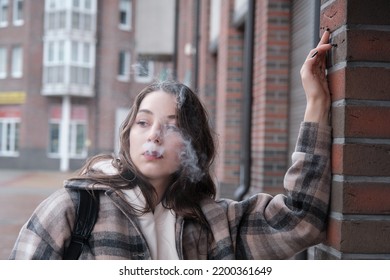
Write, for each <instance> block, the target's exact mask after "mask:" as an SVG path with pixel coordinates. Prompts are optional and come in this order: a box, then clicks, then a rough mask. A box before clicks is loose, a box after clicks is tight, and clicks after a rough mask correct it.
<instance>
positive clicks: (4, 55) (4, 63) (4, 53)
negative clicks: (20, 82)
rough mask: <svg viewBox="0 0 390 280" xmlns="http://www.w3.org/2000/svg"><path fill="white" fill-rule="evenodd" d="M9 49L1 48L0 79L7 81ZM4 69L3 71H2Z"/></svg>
mask: <svg viewBox="0 0 390 280" xmlns="http://www.w3.org/2000/svg"><path fill="white" fill-rule="evenodd" d="M7 67H8V48H7V47H3V46H1V47H0V79H6V78H7V76H8V68H7ZM2 68H3V69H2Z"/></svg>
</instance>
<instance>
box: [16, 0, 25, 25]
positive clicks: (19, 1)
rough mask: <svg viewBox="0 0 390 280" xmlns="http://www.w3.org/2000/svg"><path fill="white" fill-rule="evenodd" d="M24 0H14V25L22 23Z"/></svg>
mask: <svg viewBox="0 0 390 280" xmlns="http://www.w3.org/2000/svg"><path fill="white" fill-rule="evenodd" d="M23 2H24V0H14V11H13V22H14V25H22V24H23V23H24V19H23V16H24V15H23V6H24V5H23V4H24V3H23Z"/></svg>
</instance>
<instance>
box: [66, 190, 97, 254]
mask: <svg viewBox="0 0 390 280" xmlns="http://www.w3.org/2000/svg"><path fill="white" fill-rule="evenodd" d="M77 193H78V196H79V204H78V206H77V212H76V219H75V226H74V229H73V232H72V238H71V241H70V244H69V247H68V249H66V250H65V254H64V260H77V259H78V258H79V257H80V254H81V252H82V251H83V247H84V245H85V244H86V243H87V242H88V239H89V237H90V236H91V232H92V229H93V227H94V226H95V223H96V220H97V216H98V212H99V193H98V192H93V191H90V190H88V191H87V190H77Z"/></svg>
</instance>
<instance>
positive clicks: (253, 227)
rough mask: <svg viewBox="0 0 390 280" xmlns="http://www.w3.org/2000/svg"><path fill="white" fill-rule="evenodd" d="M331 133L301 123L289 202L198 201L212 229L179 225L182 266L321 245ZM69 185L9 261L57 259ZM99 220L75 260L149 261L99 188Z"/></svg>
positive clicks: (30, 226)
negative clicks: (192, 261)
mask: <svg viewBox="0 0 390 280" xmlns="http://www.w3.org/2000/svg"><path fill="white" fill-rule="evenodd" d="M330 177H331V176H330V128H329V127H321V128H319V127H318V125H317V124H315V123H302V125H301V129H300V132H299V137H298V140H297V145H296V151H295V152H294V153H293V155H292V166H291V167H290V168H289V170H288V172H287V173H286V176H285V181H284V187H285V189H286V195H284V194H279V195H276V196H274V197H272V196H270V195H268V194H262V193H260V194H256V195H253V196H251V197H250V198H248V199H246V200H243V201H240V202H237V201H233V200H227V199H222V200H217V201H215V200H212V199H207V200H204V201H202V203H201V209H202V211H203V213H204V215H205V217H206V219H207V221H208V223H209V225H210V230H209V231H208V232H206V231H205V230H202V228H201V227H200V225H199V224H197V223H195V222H194V221H189V220H186V219H183V218H182V217H180V216H179V217H177V220H176V228H175V230H176V249H177V252H178V255H179V258H181V259H286V258H289V257H292V256H293V255H294V254H296V253H297V252H299V251H301V250H303V249H305V248H307V247H308V246H311V245H314V244H317V243H319V242H321V241H322V240H323V238H324V237H325V228H326V220H327V211H328V201H329V192H330ZM85 187H88V186H87V184H86V183H81V184H80V183H78V185H76V184H75V183H73V184H72V183H70V184H68V185H66V188H63V189H61V190H59V191H57V192H55V193H54V194H53V195H51V196H50V197H49V198H47V199H46V200H45V201H43V202H42V203H41V204H40V206H38V208H37V209H36V210H35V212H34V213H33V215H32V216H31V218H30V219H29V220H28V221H27V223H26V224H25V225H24V226H23V228H22V229H21V232H20V234H19V236H18V239H17V241H16V243H15V246H14V249H13V250H12V252H11V255H10V259H61V258H62V254H63V252H64V248H66V247H67V246H68V244H69V240H70V235H71V232H72V229H73V225H74V220H75V211H76V209H75V208H76V206H75V205H76V201H75V200H76V197H77V196H75V194H74V193H75V192H73V191H72V189H74V188H85ZM99 188H100V189H102V192H101V196H100V212H99V216H98V220H97V222H96V225H95V227H94V229H93V232H92V236H91V239H90V241H89V244H88V246H85V248H84V251H83V253H82V254H81V256H80V259H150V258H151V255H150V252H149V249H148V244H147V243H146V241H145V238H144V237H143V235H142V233H141V231H140V229H139V228H140V227H139V224H138V220H137V217H136V216H135V215H134V213H133V212H132V211H131V208H130V207H129V205H128V203H127V202H126V201H125V200H124V199H123V196H122V195H121V193H120V191H118V190H112V189H109V188H105V187H104V186H100V187H99Z"/></svg>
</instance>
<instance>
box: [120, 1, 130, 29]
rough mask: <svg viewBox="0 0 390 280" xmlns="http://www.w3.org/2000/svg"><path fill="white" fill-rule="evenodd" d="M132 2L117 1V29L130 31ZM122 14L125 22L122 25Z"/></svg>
mask: <svg viewBox="0 0 390 280" xmlns="http://www.w3.org/2000/svg"><path fill="white" fill-rule="evenodd" d="M132 4H133V3H132V1H131V0H119V4H118V28H119V29H121V30H125V31H130V30H131V29H132V20H133V15H132V10H133V6H132ZM122 13H124V14H125V16H126V19H125V22H124V23H122Z"/></svg>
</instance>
